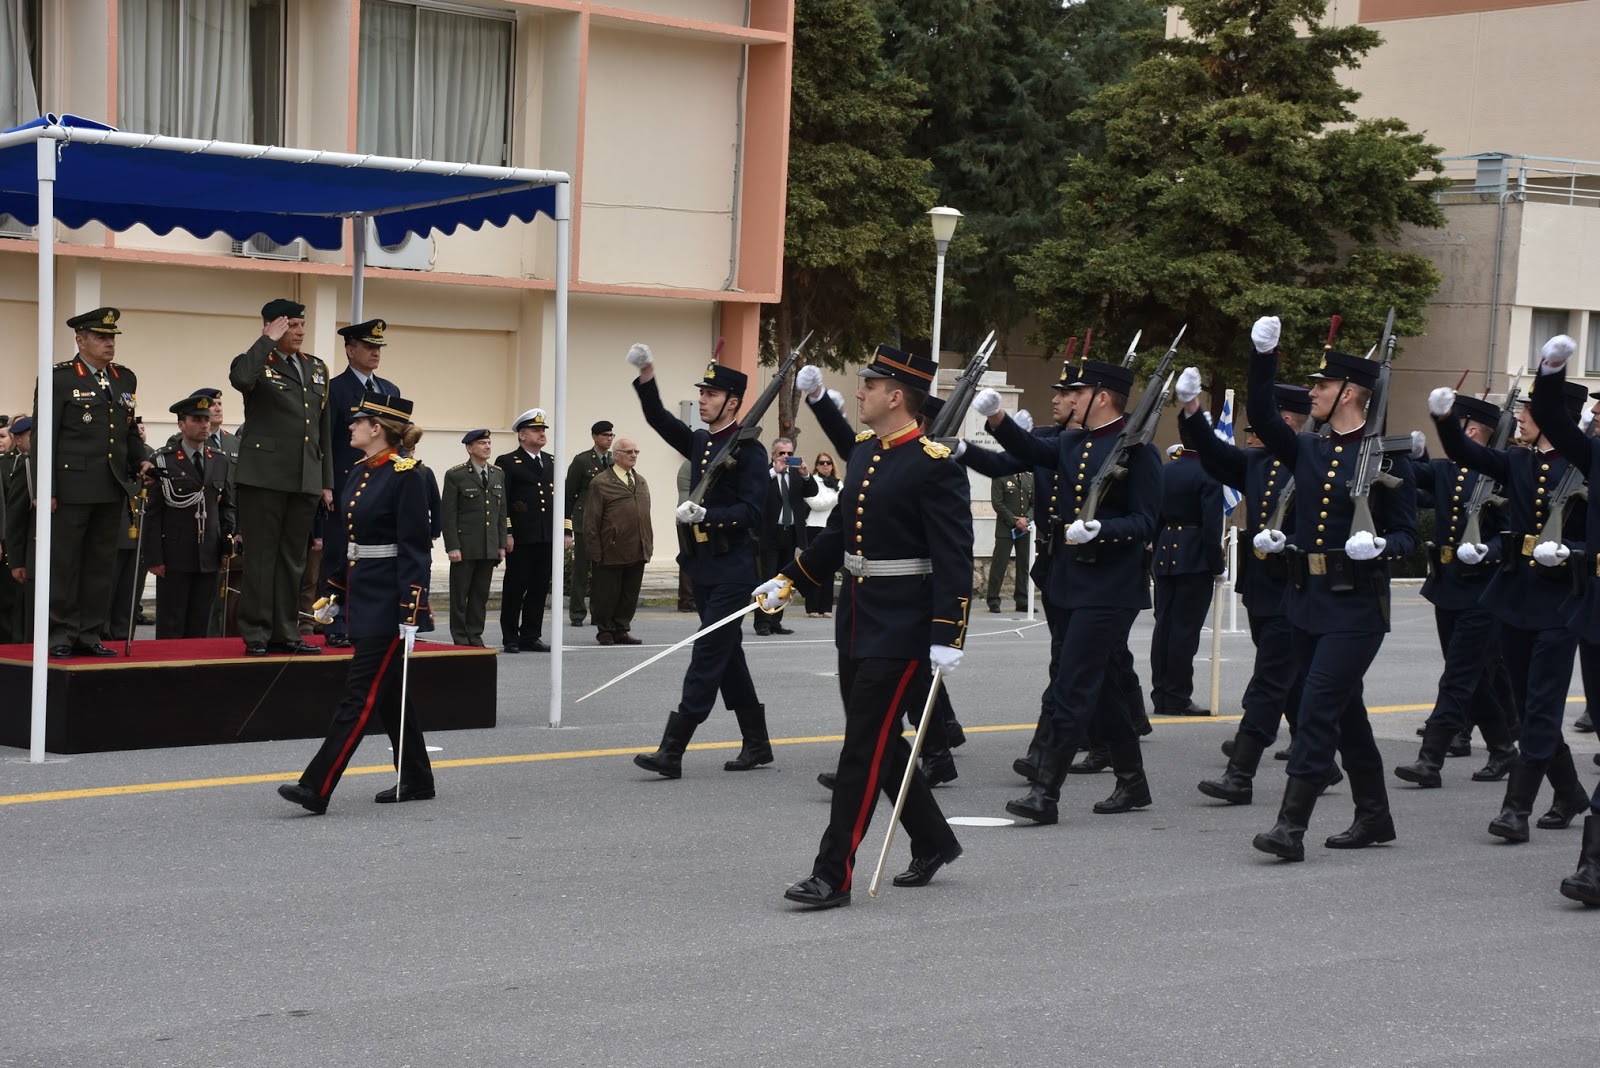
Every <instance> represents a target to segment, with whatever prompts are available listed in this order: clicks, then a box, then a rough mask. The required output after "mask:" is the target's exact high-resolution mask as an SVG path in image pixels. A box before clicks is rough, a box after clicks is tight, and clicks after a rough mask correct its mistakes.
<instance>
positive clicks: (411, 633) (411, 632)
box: [400, 623, 417, 653]
mask: <svg viewBox="0 0 1600 1068" xmlns="http://www.w3.org/2000/svg"><path fill="white" fill-rule="evenodd" d="M400 638H401V640H402V641H404V642H405V643H406V652H408V653H409V652H410V651H411V649H412V647H413V646H415V645H416V644H417V627H416V624H415V623H402V624H400Z"/></svg>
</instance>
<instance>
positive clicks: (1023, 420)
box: [1011, 408, 1033, 430]
mask: <svg viewBox="0 0 1600 1068" xmlns="http://www.w3.org/2000/svg"><path fill="white" fill-rule="evenodd" d="M1011 421H1012V422H1013V423H1015V424H1017V425H1018V426H1020V427H1021V428H1022V429H1023V430H1032V429H1033V413H1032V412H1030V411H1028V409H1026V408H1023V409H1022V410H1021V411H1019V412H1017V414H1016V415H1013V416H1012V417H1011Z"/></svg>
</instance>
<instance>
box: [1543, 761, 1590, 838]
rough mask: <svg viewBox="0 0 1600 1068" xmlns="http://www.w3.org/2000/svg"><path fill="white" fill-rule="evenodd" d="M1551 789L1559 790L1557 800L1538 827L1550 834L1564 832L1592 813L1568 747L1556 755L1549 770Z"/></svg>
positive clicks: (1547, 769)
mask: <svg viewBox="0 0 1600 1068" xmlns="http://www.w3.org/2000/svg"><path fill="white" fill-rule="evenodd" d="M1545 774H1546V775H1547V776H1549V778H1550V785H1551V786H1553V787H1554V788H1555V793H1556V796H1555V800H1553V801H1552V802H1551V803H1550V811H1549V812H1546V813H1545V814H1544V815H1543V816H1540V817H1539V820H1538V823H1537V824H1536V826H1538V827H1540V828H1541V829H1543V830H1546V831H1564V830H1566V829H1567V828H1568V827H1569V826H1571V824H1572V821H1573V819H1574V818H1575V817H1577V816H1580V815H1582V814H1583V813H1585V812H1587V811H1589V794H1588V792H1587V791H1585V790H1584V788H1583V783H1581V782H1579V781H1578V769H1577V766H1576V765H1574V764H1573V763H1572V749H1571V748H1570V747H1569V746H1568V745H1567V744H1566V743H1565V742H1562V743H1561V748H1560V749H1559V750H1557V751H1556V755H1555V758H1554V759H1552V760H1551V761H1550V766H1549V767H1548V768H1546V769H1545Z"/></svg>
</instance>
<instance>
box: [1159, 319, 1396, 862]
mask: <svg viewBox="0 0 1600 1068" xmlns="http://www.w3.org/2000/svg"><path fill="white" fill-rule="evenodd" d="M1281 329H1282V328H1281V326H1280V324H1279V322H1278V319H1277V317H1276V316H1271V317H1265V318H1262V319H1259V320H1257V321H1256V323H1255V325H1254V326H1253V327H1252V328H1251V331H1250V339H1251V343H1252V345H1253V347H1254V349H1255V351H1254V353H1253V354H1252V355H1251V358H1250V372H1249V378H1248V380H1247V389H1248V391H1249V392H1248V401H1247V404H1246V411H1247V412H1248V413H1249V417H1250V422H1251V424H1252V425H1253V426H1254V427H1255V431H1256V434H1257V435H1258V436H1259V437H1260V439H1261V443H1262V444H1263V445H1264V446H1265V447H1266V448H1267V450H1268V451H1269V452H1271V453H1272V454H1273V455H1274V456H1276V457H1277V458H1278V459H1279V460H1281V461H1283V464H1284V466H1285V467H1287V468H1289V469H1290V470H1291V471H1292V472H1293V474H1294V480H1295V495H1296V503H1297V505H1298V507H1297V508H1296V509H1295V536H1294V545H1295V552H1294V553H1293V554H1292V555H1291V556H1290V557H1289V559H1288V563H1289V566H1290V568H1291V580H1290V591H1289V598H1288V611H1289V622H1290V623H1291V624H1292V625H1293V627H1294V642H1293V644H1294V651H1295V660H1296V662H1297V663H1298V664H1299V665H1300V667H1301V670H1302V672H1303V682H1302V689H1301V693H1300V712H1299V717H1298V721H1297V724H1296V730H1295V735H1294V742H1293V743H1292V745H1291V746H1290V749H1289V769H1288V771H1289V777H1288V784H1287V786H1286V787H1285V790H1284V795H1283V803H1282V805H1281V806H1280V807H1279V810H1278V820H1277V823H1276V824H1275V825H1274V826H1273V827H1272V829H1271V830H1270V831H1266V832H1264V833H1262V834H1258V835H1256V837H1255V841H1254V843H1253V844H1254V845H1255V847H1256V848H1257V849H1259V850H1261V851H1262V852H1264V853H1271V854H1272V855H1273V856H1276V857H1280V858H1282V859H1284V860H1304V859H1305V843H1304V838H1305V832H1306V827H1307V826H1308V825H1309V824H1310V821H1311V810H1312V808H1313V807H1315V805H1316V803H1317V797H1318V796H1319V795H1320V794H1321V793H1322V791H1323V789H1324V788H1325V787H1326V786H1327V782H1328V779H1329V778H1330V777H1331V775H1332V772H1333V757H1334V750H1335V748H1338V749H1339V750H1340V751H1341V752H1342V754H1343V756H1344V765H1345V766H1344V773H1345V774H1346V775H1348V776H1349V778H1350V793H1351V796H1352V798H1353V799H1354V801H1355V807H1356V818H1355V822H1354V823H1353V824H1351V826H1350V828H1349V829H1348V830H1346V831H1343V832H1342V833H1340V834H1336V835H1333V836H1331V837H1330V838H1328V839H1327V841H1326V842H1324V843H1323V844H1324V845H1326V846H1327V847H1328V848H1329V849H1361V848H1364V847H1366V846H1370V845H1376V844H1379V843H1382V842H1391V841H1393V840H1394V837H1395V833H1394V820H1393V819H1392V818H1391V817H1390V814H1389V798H1388V793H1387V791H1386V789H1385V786H1384V775H1383V756H1382V754H1381V753H1380V752H1379V751H1378V743H1377V741H1376V740H1375V739H1374V738H1373V735H1372V723H1371V721H1369V720H1368V719H1367V709H1366V706H1365V705H1364V704H1363V703H1362V699H1361V680H1362V678H1363V677H1364V676H1365V675H1366V673H1367V668H1368V667H1370V666H1371V665H1372V661H1373V658H1374V657H1376V656H1377V655H1378V649H1379V648H1380V647H1381V646H1382V645H1383V636H1384V635H1385V634H1387V633H1388V631H1389V563H1388V561H1389V560H1390V559H1396V558H1400V557H1403V556H1405V555H1406V554H1408V553H1409V552H1411V550H1412V549H1413V548H1415V547H1416V522H1417V496H1416V484H1415V482H1414V480H1413V479H1412V478H1411V463H1410V461H1409V460H1408V459H1407V458H1406V457H1405V456H1404V455H1400V456H1393V457H1391V458H1390V459H1389V461H1388V463H1389V464H1390V470H1389V473H1390V474H1391V475H1393V476H1394V478H1395V480H1396V483H1395V485H1393V486H1392V487H1390V486H1383V485H1376V486H1374V487H1373V489H1372V498H1371V507H1372V515H1373V522H1374V525H1375V527H1376V528H1377V530H1376V533H1369V532H1367V531H1354V532H1353V531H1352V530H1351V523H1352V519H1353V518H1354V514H1355V503H1354V499H1353V498H1352V497H1351V496H1350V485H1349V478H1350V475H1349V472H1351V470H1352V469H1353V468H1354V467H1355V466H1356V460H1357V458H1358V457H1359V455H1360V453H1361V449H1362V448H1363V445H1362V438H1363V436H1364V430H1365V428H1366V420H1367V404H1368V401H1369V400H1370V399H1371V398H1372V391H1373V388H1374V387H1375V386H1376V385H1377V384H1378V369H1379V365H1378V364H1377V363H1376V362H1375V361H1371V360H1364V359H1362V358H1360V357H1359V356H1351V355H1349V354H1348V353H1343V352H1338V351H1336V350H1333V349H1329V350H1327V351H1326V353H1325V354H1324V356H1323V362H1322V366H1321V368H1320V369H1319V370H1318V371H1317V372H1316V373H1314V374H1312V375H1311V376H1310V377H1311V380H1312V383H1313V385H1312V387H1311V415H1312V418H1314V419H1316V420H1317V421H1318V422H1320V423H1326V424H1327V425H1328V429H1329V434H1328V436H1327V437H1318V436H1316V435H1313V434H1305V433H1299V434H1297V433H1295V432H1294V431H1293V430H1291V429H1290V428H1289V426H1288V425H1287V424H1285V423H1284V422H1283V421H1282V420H1281V419H1280V418H1278V415H1277V411H1276V405H1274V403H1273V400H1272V398H1273V379H1274V378H1275V377H1276V373H1277V366H1278V357H1277V350H1278V338H1279V335H1280V332H1281ZM1191 376H1192V378H1191ZM1199 378H1200V375H1199V373H1198V372H1197V371H1195V370H1194V369H1193V368H1189V369H1187V370H1185V371H1184V373H1183V376H1182V379H1188V381H1187V382H1184V381H1182V380H1180V386H1179V389H1180V392H1179V394H1178V396H1179V398H1180V399H1181V400H1184V401H1186V402H1187V401H1188V400H1192V399H1193V398H1194V396H1195V395H1196V394H1198V393H1199V384H1200V383H1199ZM1286 543H1287V539H1286V538H1285V536H1284V534H1283V532H1282V531H1275V530H1268V531H1264V532H1263V533H1262V534H1260V535H1258V536H1257V541H1256V547H1257V548H1261V549H1263V551H1269V550H1270V551H1272V552H1282V551H1284V550H1285V549H1286V548H1287V544H1286Z"/></svg>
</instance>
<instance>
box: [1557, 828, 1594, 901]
mask: <svg viewBox="0 0 1600 1068" xmlns="http://www.w3.org/2000/svg"><path fill="white" fill-rule="evenodd" d="M1561 894H1562V896H1563V897H1570V898H1571V899H1572V900H1574V901H1581V902H1583V903H1584V904H1585V905H1600V816H1597V815H1595V814H1594V813H1592V812H1591V813H1589V815H1587V816H1585V817H1583V852H1581V853H1579V854H1578V870H1577V871H1575V872H1573V873H1572V874H1571V875H1569V876H1567V877H1566V878H1565V879H1562V880H1561Z"/></svg>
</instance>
